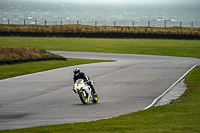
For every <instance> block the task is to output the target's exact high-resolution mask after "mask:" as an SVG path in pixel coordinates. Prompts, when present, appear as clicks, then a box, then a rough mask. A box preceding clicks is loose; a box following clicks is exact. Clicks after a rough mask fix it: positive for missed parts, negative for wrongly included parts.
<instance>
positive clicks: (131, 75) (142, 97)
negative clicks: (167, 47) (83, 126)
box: [0, 51, 200, 130]
mask: <svg viewBox="0 0 200 133" xmlns="http://www.w3.org/2000/svg"><path fill="white" fill-rule="evenodd" d="M51 52H52V53H55V54H60V55H62V56H65V57H67V58H92V59H107V60H116V62H106V63H93V64H86V65H78V66H72V67H66V68H61V69H55V70H50V71H45V72H40V73H35V74H29V75H25V76H19V77H15V78H10V79H5V80H0V130H4V129H15V128H26V127H34V126H42V125H52V124H53V125H54V124H62V123H74V122H83V121H92V120H98V119H105V118H110V117H114V116H119V115H122V114H128V113H131V112H135V111H138V110H142V109H144V108H145V107H147V106H149V105H150V104H151V103H152V101H153V100H154V99H155V98H156V97H158V96H159V95H161V94H162V93H163V92H164V91H165V90H167V89H168V88H169V87H170V86H171V85H172V84H173V83H174V82H175V81H176V80H177V79H179V78H180V77H181V76H182V75H183V74H184V73H185V72H186V71H187V70H189V69H190V68H191V67H192V66H194V65H195V64H197V63H200V59H194V58H183V57H168V56H149V55H130V54H107V53H84V52H62V51H51ZM75 67H79V68H80V69H81V70H82V71H83V72H85V73H86V74H87V75H88V76H90V78H91V79H92V80H93V81H94V87H95V88H96V91H97V93H98V95H99V102H98V103H97V104H92V103H90V104H88V105H83V104H82V103H81V101H80V99H79V97H78V95H77V94H75V93H74V92H73V91H72V75H73V69H74V68H75Z"/></svg>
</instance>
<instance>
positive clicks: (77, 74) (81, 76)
mask: <svg viewBox="0 0 200 133" xmlns="http://www.w3.org/2000/svg"><path fill="white" fill-rule="evenodd" d="M73 72H74V76H73V81H74V84H75V82H76V80H77V79H83V80H84V81H85V82H86V83H87V84H88V85H89V86H90V88H91V89H92V91H93V92H94V95H96V91H95V90H94V87H93V85H92V83H91V81H90V79H89V77H88V76H86V75H85V73H83V72H81V71H80V69H79V68H75V69H74V71H73ZM73 90H74V88H73Z"/></svg>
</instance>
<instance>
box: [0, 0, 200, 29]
mask: <svg viewBox="0 0 200 133" xmlns="http://www.w3.org/2000/svg"><path fill="white" fill-rule="evenodd" d="M174 1H176V0H174ZM189 1H190V2H186V3H184V0H182V2H181V1H178V2H177V3H176V2H175V3H174V2H173V3H171V4H170V3H162V2H160V3H158V4H157V3H134V2H132V3H121V4H118V3H109V4H107V3H94V2H93V3H84V2H80V3H79V2H69V1H68V2H64V1H60V2H58V1H56V0H55V1H43V0H40V1H34V0H0V24H20V25H24V23H25V24H32V25H44V24H45V21H46V24H47V25H66V24H81V25H92V26H95V25H96V26H105V25H106V26H138V27H139V26H150V27H164V26H166V27H173V26H182V27H200V0H189Z"/></svg>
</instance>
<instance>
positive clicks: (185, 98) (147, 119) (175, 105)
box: [0, 67, 200, 133]
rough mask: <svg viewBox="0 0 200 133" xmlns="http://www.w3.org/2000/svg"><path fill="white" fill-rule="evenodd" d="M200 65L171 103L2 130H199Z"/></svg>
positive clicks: (27, 132) (35, 132)
mask: <svg viewBox="0 0 200 133" xmlns="http://www.w3.org/2000/svg"><path fill="white" fill-rule="evenodd" d="M199 79H200V67H197V68H195V69H194V70H193V71H192V72H190V73H189V74H188V75H187V76H186V80H187V84H188V89H187V91H186V92H185V93H184V94H183V95H182V96H181V97H180V98H179V99H177V100H174V101H172V102H171V104H169V105H165V106H160V107H153V108H150V109H148V110H143V111H138V112H135V113H131V114H127V115H122V116H119V117H115V118H111V119H107V120H99V121H91V122H85V123H75V124H63V125H55V126H44V127H34V128H27V129H18V130H6V131H0V133H80V132H81V133H94V132H95V133H102V132H104V133H113V132H114V133H122V132H134V133H145V132H148V133H157V132H165V133H173V132H176V133H199V132H200V115H199V112H200V81H199Z"/></svg>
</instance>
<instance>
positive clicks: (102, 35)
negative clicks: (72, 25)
mask: <svg viewBox="0 0 200 133" xmlns="http://www.w3.org/2000/svg"><path fill="white" fill-rule="evenodd" d="M0 36H24V37H30V36H31V37H80V38H82V37H86V38H141V39H142V38H152V39H160V38H163V39H200V35H197V34H194V35H193V34H191V35H190V34H171V33H168V34H167V33H162V34H161V33H158V34H156V33H128V32H127V33H125V32H96V33H94V32H30V31H29V32H17V31H13V32H12V31H11V32H10V31H9V32H8V31H5V32H2V31H1V32H0Z"/></svg>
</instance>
